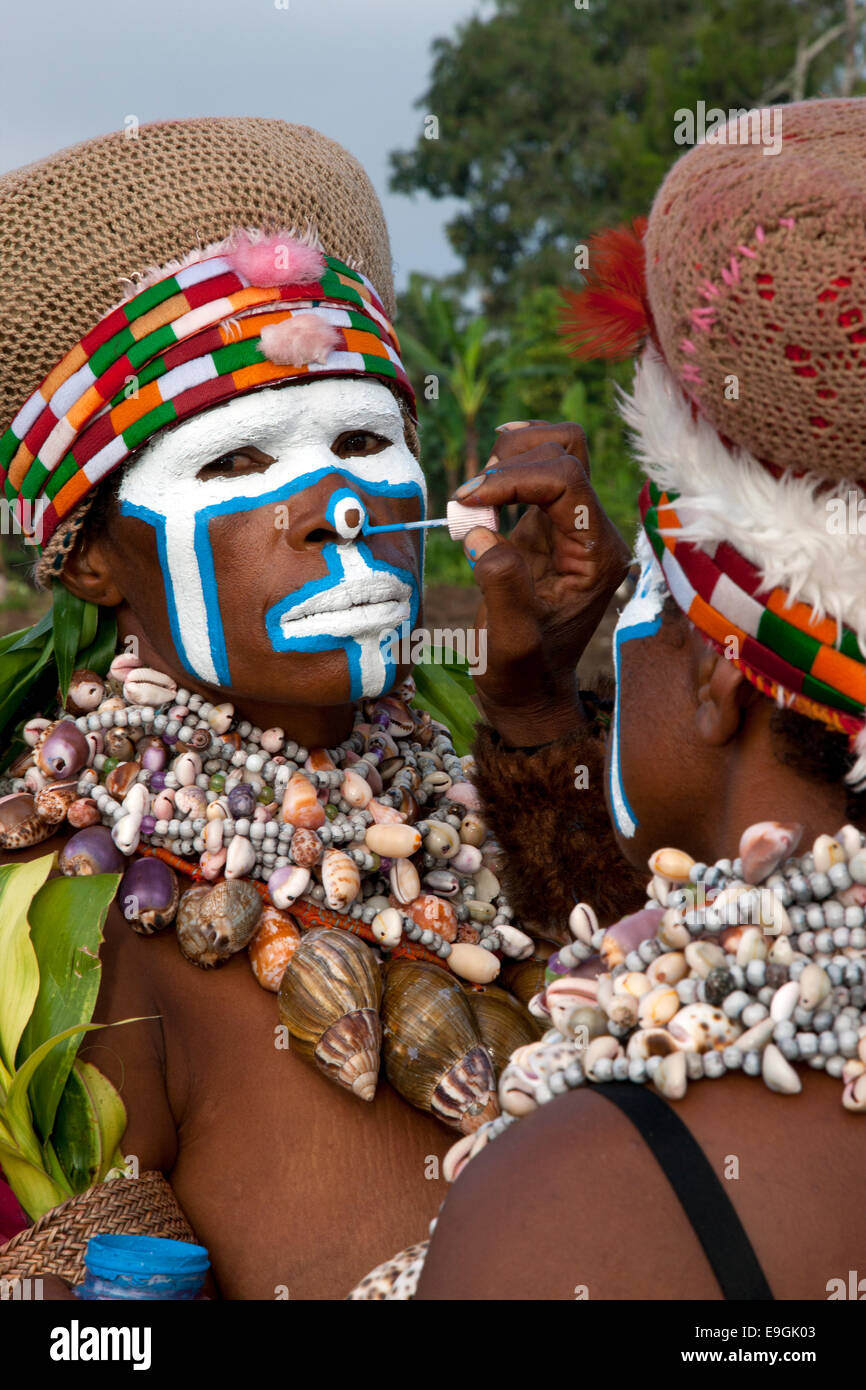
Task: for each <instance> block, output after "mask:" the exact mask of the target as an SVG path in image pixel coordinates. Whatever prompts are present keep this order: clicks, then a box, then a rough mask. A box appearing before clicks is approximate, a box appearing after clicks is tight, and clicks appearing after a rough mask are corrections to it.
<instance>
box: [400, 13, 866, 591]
mask: <svg viewBox="0 0 866 1390" xmlns="http://www.w3.org/2000/svg"><path fill="white" fill-rule="evenodd" d="M864 16H866V5H864V4H862V3H858V4H857V5H856V6H855V8H854V12H853V21H854V22H853V28H852V27H847V28H846V19H847V18H848V17H849V10H848V6H847V4H846V0H760V3H758V4H755V3H754V0H714V3H713V4H712V5H707V4H706V3H705V0H641V3H640V4H635V3H634V0H588V4H587V5H586V8H579V7H578V5H577V4H576V3H574V0H493V3H492V4H488V5H485V6H484V7H483V9H482V10H481V11H480V12H479V13H478V14H477V15H476V16H474V17H473V18H472V19H470V20H468V21H467V22H466V23H464V24H462V25H460V26H459V27H458V29H457V32H456V34H455V35H454V36H453V37H452V38H441V39H438V40H436V42H435V43H434V45H433V53H432V67H431V76H430V81H429V84H428V87H427V90H426V91H425V92H424V94H423V96H421V97H420V99H419V100H418V102H417V106H418V108H419V109H420V110H421V112H422V113H424V115H425V116H430V115H432V116H435V117H436V118H437V122H436V123H435V124H434V123H432V122H429V121H425V122H424V125H425V131H426V133H422V134H420V135H419V138H418V140H417V142H416V144H415V145H414V147H413V148H411V149H408V150H401V151H397V152H395V153H393V154H392V156H391V166H392V180H391V182H392V187H393V188H394V189H395V190H397V191H402V192H406V193H414V192H416V191H418V190H419V189H420V190H423V191H425V192H426V193H428V194H431V195H432V196H433V197H445V196H451V197H457V198H458V199H460V200H461V201H462V204H463V206H462V208H461V210H460V211H459V212H458V214H457V215H456V216H455V217H454V218H453V219H452V221H451V222H450V223H449V224H448V226H447V231H448V236H449V239H450V241H451V243H452V245H453V246H454V248H455V250H456V251H457V253H458V255H459V256H460V258H461V260H462V262H463V267H462V270H461V271H460V272H459V273H458V274H456V275H454V276H452V277H451V278H450V279H449V280H448V281H443V282H440V283H438V284H437V283H436V282H435V281H431V280H429V279H426V278H424V277H422V276H418V275H416V276H413V277H412V280H411V283H410V285H409V288H408V290H407V292H406V293H405V294H404V295H403V297H402V300H401V303H400V308H399V314H398V327H400V329H401V332H402V336H403V339H404V345H405V346H406V347H407V353H406V355H407V358H408V361H409V368H410V371H411V373H412V375H413V378H414V381H415V385H416V388H417V389H418V393H419V410H420V421H421V427H422V444H423V450H424V462H425V468H426V469H427V472H428V475H429V476H430V479H431V484H432V492H433V496H434V499H435V501H436V503H437V504H438V500H439V498H440V496H443V495H448V494H450V492H451V491H452V490H453V487H454V485H455V484H456V482H457V481H459V479H460V477H461V476H463V475H468V474H470V473H472V472H474V471H475V468H476V466H477V460H478V459H479V458H480V460H481V462H482V463H483V461H484V459H485V457H486V456H487V454H488V453H489V451H490V449H491V448H492V447H493V430H494V427H495V425H496V424H498V423H500V422H502V421H504V420H513V419H542V420H565V419H573V420H577V421H578V422H579V423H581V424H582V425H583V427H584V429H585V430H586V434H587V440H588V444H589V454H590V461H591V467H592V480H593V485H594V486H595V488H596V491H597V492H598V494H599V496H600V498H601V500H602V502H603V504H604V506H605V507H606V509H607V510H608V512H609V514H610V515H611V516H612V518H613V519H614V521H615V522H616V523H617V525H618V526H619V527H620V529H621V530H622V532H623V534H624V535H625V536H626V537H627V538H628V539H630V538H631V536H632V534H633V531H634V527H635V523H636V520H637V493H638V488H639V471H638V469H637V467H636V466H635V464H634V463H633V461H632V459H631V457H630V455H629V451H628V443H627V440H626V437H625V432H624V430H623V428H622V426H621V423H620V421H619V417H618V415H617V412H616V401H615V390H616V386H617V384H619V385H622V386H624V385H626V384H627V383H628V381H629V379H630V376H631V368H630V366H629V365H628V364H617V365H610V364H604V363H581V364H579V365H578V364H577V363H576V362H575V361H574V360H573V359H572V358H570V357H569V356H568V354H567V352H566V350H565V348H564V346H563V345H562V343H561V341H560V340H559V338H558V335H557V315H558V305H559V293H558V288H559V287H560V286H570V287H578V286H579V285H580V283H581V276H580V270H579V269H578V268H577V263H576V255H575V252H576V248H578V247H581V246H583V245H585V243H586V242H587V240H588V238H589V237H590V236H591V234H592V233H593V232H594V231H596V230H597V229H599V228H600V227H604V226H611V225H615V224H617V223H620V222H622V221H625V220H626V219H631V218H632V217H634V216H636V215H638V214H640V213H646V212H647V211H648V210H649V207H650V205H651V203H652V199H653V196H654V195H655V192H656V190H657V188H658V186H659V184H660V183H661V181H662V179H663V177H664V175H665V173H666V171H667V169H668V168H669V167H670V165H671V164H672V163H673V162H674V160H675V159H676V158H677V157H678V156H679V155H680V154H682V153H683V152H684V151H683V146H682V145H678V144H677V143H676V140H675V133H676V131H677V127H678V125H681V124H682V122H681V119H680V120H678V117H677V114H676V113H677V112H678V111H682V110H688V111H696V109H697V106H698V103H699V102H703V103H705V110H707V111H709V110H710V109H711V108H717V109H721V110H723V111H725V112H728V111H731V110H732V109H743V108H745V109H751V108H753V107H755V106H757V105H761V104H772V103H776V104H778V103H783V102H785V101H787V100H792V99H798V98H801V97H804V96H822V95H831V94H836V93H839V92H844V93H848V94H850V93H853V92H857V91H862V90H866V86H864V83H863V80H862V77H861V76H860V68H861V66H862V33H863V27H864ZM710 119H711V120H712V118H710ZM428 134H433V135H435V136H436V138H427V135H428ZM578 263H579V262H578ZM479 310H480V312H479ZM429 374H433V375H435V376H437V378H438V398H435V399H429V398H425V378H426V377H427V376H428V375H429ZM437 554H438V552H437ZM430 559H431V563H430V565H429V566H428V580H429V581H434V582H435V580H436V579H437V578H438V577H439V575H438V570H437V563H436V555H434V554H433V553H431V556H430ZM443 577H444V574H443ZM448 577H449V578H450V577H451V575H450V572H449V575H448Z"/></svg>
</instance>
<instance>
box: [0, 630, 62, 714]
mask: <svg viewBox="0 0 866 1390" xmlns="http://www.w3.org/2000/svg"><path fill="white" fill-rule="evenodd" d="M53 654H54V639H53V638H49V639H48V641H47V642H46V644H45V646H44V647H43V648H42V650H41V651H39V650H37V649H33V650H32V651H27V652H22V653H16V654H15V656H13V655H12V653H10V652H6V653H4V654H3V656H0V730H2V729H3V728H4V727H5V726H6V725H7V724H8V723H9V720H10V719H12V718H13V716H15V715H16V714H19V713H20V707H21V702H22V700H23V699H24V698H25V696H26V695H27V692H28V690H29V689H30V687H31V685H32V684H33V682H34V681H35V680H36V677H37V676H38V675H39V673H40V671H42V670H43V669H44V668H45V667H46V666H47V665H48V662H49V661H50V660H51V657H52V656H53ZM19 656H20V657H23V658H24V660H23V661H20V660H16V657H19Z"/></svg>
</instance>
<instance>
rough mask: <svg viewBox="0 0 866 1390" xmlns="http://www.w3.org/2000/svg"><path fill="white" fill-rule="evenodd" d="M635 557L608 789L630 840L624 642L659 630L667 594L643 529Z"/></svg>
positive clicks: (619, 631) (622, 625) (619, 636)
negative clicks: (623, 744) (623, 737)
mask: <svg viewBox="0 0 866 1390" xmlns="http://www.w3.org/2000/svg"><path fill="white" fill-rule="evenodd" d="M635 559H636V560H637V561H638V563H639V564H640V567H641V571H640V576H639V578H638V581H637V585H636V587H635V591H634V593H633V594H632V596H631V598H630V599H629V601H628V603H627V604H626V606H625V608H624V609H623V610H622V612H621V613H620V615H619V621H618V622H617V625H616V627H615V629H614V634H613V667H614V678H615V680H616V692H615V697H614V709H613V720H612V725H611V734H610V771H609V782H608V792H609V794H610V806H611V810H612V812H613V818H614V820H615V821H616V826H617V829H618V830H619V832H620V834H621V835H623V836H624V837H625V838H626V839H629V840H630V839H631V838H632V836H633V835H634V833H635V831H636V829H637V827H638V820H637V817H636V816H635V814H634V811H633V810H632V808H631V806H630V805H629V801H628V797H627V796H626V791H625V785H624V783H623V776H622V760H621V750H620V727H619V718H620V654H621V652H622V647H623V643H624V642H631V641H634V640H635V639H636V638H638V637H651V636H652V634H653V633H654V632H658V629H659V628H660V627H661V621H662V617H661V615H662V607H663V605H664V601H665V597H666V595H667V586H666V584H665V580H664V575H663V574H662V571H661V567H660V565H659V564H658V562H657V560H656V558H655V555H654V554H653V550H652V547H651V545H650V543H649V541H648V540H647V537H646V535H645V533H644V532H643V531H641V532H639V534H638V538H637V542H636V544H635Z"/></svg>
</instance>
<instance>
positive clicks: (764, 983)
mask: <svg viewBox="0 0 866 1390" xmlns="http://www.w3.org/2000/svg"><path fill="white" fill-rule="evenodd" d="M801 829H802V827H800V826H796V825H786V824H783V823H781V822H777V821H764V822H760V823H759V824H756V825H753V826H750V827H749V828H748V829H747V830H746V831H745V832H744V833H743V836H742V838H741V841H740V847H739V856H738V857H737V858H736V859H735V860H733V861H731V860H730V859H720V860H718V862H717V863H715V864H712V865H707V864H699V863H696V862H695V861H694V860H693V859H692V858H691V857H690V855H688V854H685V853H684V852H683V851H681V850H675V849H661V850H657V851H656V852H655V854H653V855H652V856H651V858H650V860H649V867H650V870H651V872H652V875H653V877H652V880H651V882H650V884H649V887H648V902H647V904H646V906H645V907H644V908H643V909H641V911H640V912H636V913H634V914H633V915H632V916H631V917H626V918H624V919H623V920H622V921H621V922H619V923H617V924H616V925H615V926H614V927H610V928H607V929H605V928H599V926H598V922H597V920H596V918H595V914H594V913H593V911H592V909H591V908H590V907H589V906H588V905H587V904H585V903H580V904H578V905H577V907H575V909H574V910H573V912H572V914H571V919H570V923H569V925H570V928H571V932H572V935H573V937H574V938H575V939H574V941H573V942H571V943H570V944H569V945H568V946H565V947H563V948H562V949H561V950H559V951H557V952H555V953H554V955H552V956H551V957H550V959H549V960H548V961H547V968H546V972H545V986H544V988H543V989H542V990H541V991H540V992H539V993H537V994H536V995H535V996H534V997H533V998H532V999H531V1000H530V1002H529V1010H530V1012H531V1013H532V1014H533V1016H534V1017H536V1018H537V1019H539V1020H540V1021H542V1022H543V1023H544V1024H546V1025H547V1032H545V1034H544V1035H543V1037H542V1038H541V1040H540V1041H538V1042H534V1043H530V1044H528V1045H525V1046H522V1047H520V1048H518V1049H517V1050H516V1051H515V1052H514V1053H513V1054H512V1056H511V1058H510V1060H509V1062H508V1063H507V1064H506V1066H505V1067H504V1068H503V1070H502V1072H501V1075H500V1079H499V1100H500V1105H501V1108H502V1112H503V1113H502V1114H500V1115H499V1116H498V1117H496V1118H495V1119H493V1120H492V1121H489V1122H487V1123H485V1124H484V1125H483V1126H481V1127H480V1128H479V1130H478V1131H477V1132H476V1133H475V1134H472V1135H470V1136H468V1137H467V1138H464V1139H461V1140H459V1141H458V1142H457V1143H456V1144H455V1145H453V1147H452V1148H451V1149H450V1150H449V1152H448V1155H447V1156H446V1159H445V1163H444V1167H443V1173H444V1175H445V1177H446V1178H447V1179H448V1180H449V1181H451V1182H453V1181H454V1179H455V1178H456V1177H457V1175H458V1173H459V1172H460V1171H461V1170H462V1168H463V1167H464V1166H465V1164H466V1163H467V1162H468V1161H469V1160H470V1159H471V1158H473V1157H474V1156H475V1155H476V1154H477V1153H479V1152H480V1151H481V1149H482V1148H483V1147H484V1146H485V1144H487V1143H488V1142H489V1141H490V1140H491V1139H494V1138H496V1136H497V1135H498V1134H501V1133H502V1131H503V1130H504V1129H506V1128H507V1127H508V1126H509V1125H511V1124H513V1123H514V1121H515V1120H516V1119H518V1118H519V1117H520V1116H522V1115H526V1114H529V1113H530V1112H531V1111H532V1110H534V1109H536V1107H537V1106H538V1105H543V1104H545V1103H546V1102H548V1101H550V1100H552V1099H553V1098H554V1096H557V1095H561V1094H562V1093H563V1092H564V1091H567V1090H572V1089H574V1088H575V1087H578V1086H583V1085H585V1084H586V1083H588V1082H589V1083H591V1082H593V1081H598V1082H608V1081H631V1082H634V1083H636V1084H638V1085H640V1084H643V1083H647V1082H652V1083H653V1084H654V1085H655V1086H656V1087H657V1089H658V1090H659V1091H660V1092H661V1093H662V1095H664V1096H666V1097H667V1098H668V1099H669V1100H679V1099H681V1098H682V1097H683V1096H684V1095H685V1094H686V1090H687V1088H688V1085H689V1083H690V1082H692V1081H697V1080H699V1079H700V1078H702V1077H706V1078H711V1079H715V1078H718V1077H721V1076H724V1075H725V1074H726V1073H727V1072H730V1071H742V1072H744V1073H745V1074H746V1075H747V1076H754V1077H758V1076H760V1077H762V1078H763V1081H764V1083H765V1085H766V1086H767V1087H769V1089H770V1090H771V1091H776V1092H780V1093H782V1094H785V1095H792V1094H794V1093H796V1092H798V1091H800V1090H802V1080H801V1078H800V1076H799V1075H798V1073H797V1071H796V1070H795V1068H794V1066H793V1065H792V1064H793V1063H795V1062H805V1063H806V1064H807V1065H808V1066H809V1067H811V1068H812V1069H813V1070H816V1071H826V1072H827V1073H828V1075H830V1076H833V1077H837V1078H839V1079H840V1080H841V1082H842V1085H843V1091H842V1104H843V1106H844V1107H845V1109H846V1110H849V1111H852V1112H854V1113H856V1114H863V1113H864V1112H866V911H864V908H866V837H864V836H863V834H861V832H860V831H859V830H858V829H857V828H856V827H855V826H853V825H845V826H843V827H842V829H841V830H840V831H839V832H838V833H837V834H836V835H835V836H831V835H819V836H818V838H817V840H816V841H815V843H814V844H813V846H812V848H811V850H810V851H809V852H808V853H806V854H804V855H802V856H801V857H800V858H794V857H792V856H791V855H790V851H791V850H792V849H794V848H796V845H797V842H798V840H799V838H800V833H801ZM786 856H787V857H786ZM596 953H598V954H600V956H601V963H602V966H603V973H602V974H600V975H598V976H597V977H596V978H594V979H593V978H588V977H582V976H581V975H580V973H579V970H578V967H579V966H581V965H582V964H583V962H585V961H587V960H588V959H589V958H590V957H591V956H592V955H594V954H596Z"/></svg>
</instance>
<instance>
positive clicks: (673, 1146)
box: [592, 1081, 773, 1302]
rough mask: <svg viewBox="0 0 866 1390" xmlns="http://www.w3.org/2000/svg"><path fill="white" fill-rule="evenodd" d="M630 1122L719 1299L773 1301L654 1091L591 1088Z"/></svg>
mask: <svg viewBox="0 0 866 1390" xmlns="http://www.w3.org/2000/svg"><path fill="white" fill-rule="evenodd" d="M592 1093H593V1095H598V1094H601V1095H603V1096H606V1098H607V1099H608V1100H609V1101H612V1102H613V1104H614V1105H615V1106H617V1107H618V1109H619V1110H621V1111H622V1113H623V1115H625V1116H626V1117H627V1118H628V1119H629V1120H631V1122H632V1124H633V1125H634V1127H635V1129H637V1130H638V1131H639V1133H640V1134H641V1136H642V1138H643V1139H644V1140H645V1141H646V1144H647V1147H648V1148H649V1149H651V1150H652V1153H653V1156H654V1157H655V1159H656V1161H657V1163H658V1164H659V1167H660V1168H661V1169H662V1172H663V1173H664V1175H665V1177H666V1178H667V1180H668V1182H669V1183H670V1185H671V1187H672V1188H673V1190H674V1192H675V1193H676V1195H677V1198H678V1199H679V1202H680V1205H681V1206H682V1208H683V1211H684V1212H685V1214H686V1216H687V1217H688V1218H689V1221H690V1222H691V1224H692V1226H693V1228H694V1232H695V1235H696V1236H697V1238H698V1240H699V1241H700V1242H701V1245H702V1246H703V1249H704V1254H705V1255H706V1257H707V1259H708V1260H709V1262H710V1265H711V1266H712V1270H713V1273H714V1274H715V1276H716V1279H717V1280H718V1281H719V1287H720V1288H721V1290H722V1295H723V1297H725V1298H727V1299H748V1300H749V1301H750V1302H753V1301H754V1302H756V1301H758V1300H766V1299H772V1298H773V1291H772V1289H771V1288H770V1285H769V1284H768V1283H767V1280H766V1278H765V1277H764V1271H763V1270H762V1268H761V1266H760V1264H759V1262H758V1257H757V1255H756V1254H755V1252H754V1250H753V1249H752V1244H751V1241H750V1240H749V1237H748V1236H747V1235H746V1232H745V1230H744V1228H743V1225H742V1222H741V1221H740V1218H739V1216H738V1215H737V1212H736V1209H735V1207H734V1205H733V1203H732V1202H731V1199H730V1197H729V1196H728V1194H727V1192H726V1191H725V1189H724V1187H723V1186H722V1184H721V1182H720V1181H719V1178H718V1177H717V1175H716V1172H715V1170H714V1169H713V1167H712V1165H711V1163H710V1161H709V1159H708V1158H707V1156H706V1154H705V1153H704V1151H703V1149H702V1148H701V1146H700V1144H698V1142H697V1140H696V1139H695V1137H694V1135H693V1134H692V1132H691V1130H690V1129H689V1128H688V1127H687V1126H686V1125H684V1124H683V1122H682V1120H681V1119H680V1117H679V1115H677V1114H676V1113H675V1111H674V1110H673V1108H672V1107H671V1106H670V1105H668V1103H667V1102H666V1101H665V1100H663V1099H662V1097H661V1096H659V1095H658V1094H657V1093H656V1092H655V1091H652V1090H650V1089H649V1087H647V1086H635V1085H634V1084H633V1083H631V1082H628V1081H626V1082H612V1083H606V1084H604V1085H594V1086H593V1087H592Z"/></svg>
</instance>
